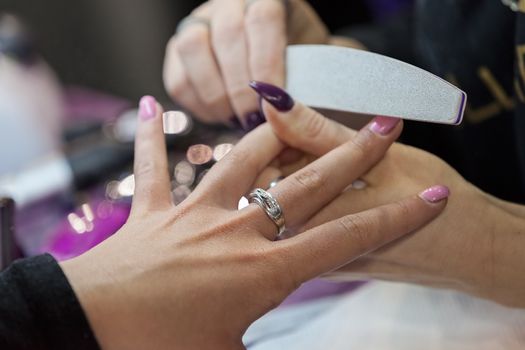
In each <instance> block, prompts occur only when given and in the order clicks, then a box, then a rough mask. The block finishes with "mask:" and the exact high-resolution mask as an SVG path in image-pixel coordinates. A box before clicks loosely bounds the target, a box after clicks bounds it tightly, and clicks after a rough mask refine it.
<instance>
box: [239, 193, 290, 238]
mask: <svg viewBox="0 0 525 350" xmlns="http://www.w3.org/2000/svg"><path fill="white" fill-rule="evenodd" d="M248 201H249V202H250V203H256V204H257V205H258V206H260V207H261V208H262V209H263V210H264V212H265V213H266V215H268V217H269V218H270V219H271V220H272V221H273V222H274V224H275V226H277V230H278V236H280V235H281V234H282V233H283V232H284V230H285V229H286V226H285V225H284V214H283V210H282V209H281V206H280V205H279V202H277V200H276V199H275V198H273V196H272V195H271V194H270V193H268V192H266V191H265V190H263V189H262V188H256V189H255V190H253V191H252V193H250V195H249V196H248Z"/></svg>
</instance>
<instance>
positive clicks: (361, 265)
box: [261, 103, 525, 307]
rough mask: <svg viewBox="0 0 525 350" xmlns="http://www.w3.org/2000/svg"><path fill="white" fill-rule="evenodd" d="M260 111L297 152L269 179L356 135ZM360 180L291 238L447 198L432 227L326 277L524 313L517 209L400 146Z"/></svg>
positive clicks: (523, 213) (524, 260)
mask: <svg viewBox="0 0 525 350" xmlns="http://www.w3.org/2000/svg"><path fill="white" fill-rule="evenodd" d="M264 111H265V114H266V116H267V119H268V121H269V123H270V124H271V125H272V127H273V129H274V131H275V133H276V134H277V135H278V136H279V138H281V139H282V140H286V142H287V143H289V144H290V145H291V146H292V147H295V148H297V149H300V150H302V151H303V152H304V153H299V152H297V151H293V152H289V155H288V157H287V158H284V157H281V162H280V163H274V164H273V165H274V167H273V168H269V169H267V170H266V171H265V172H266V173H272V176H279V175H282V176H287V175H288V174H290V173H291V172H293V171H295V169H297V168H299V167H302V166H304V165H305V164H308V163H309V162H310V161H312V160H313V159H316V157H320V156H323V155H324V154H326V153H327V152H331V150H332V149H334V148H336V147H339V146H340V145H341V144H345V143H346V144H347V143H348V140H353V139H355V138H356V135H357V132H356V131H354V130H351V129H349V128H346V127H344V126H342V125H340V124H337V123H335V122H333V121H331V120H329V119H326V118H324V117H323V116H321V115H320V114H317V113H313V112H312V113H301V114H299V113H298V114H295V115H293V116H291V115H289V114H283V113H279V112H278V111H276V110H275V109H274V108H272V107H271V106H270V105H268V104H266V103H265V109H264ZM270 169H271V170H270ZM334 176H335V175H334ZM502 176H504V175H502ZM362 180H363V181H364V182H365V183H366V184H367V187H366V188H364V189H361V190H357V189H353V190H348V191H345V192H343V193H342V194H340V196H339V197H338V198H337V199H335V200H334V201H332V202H331V203H330V204H328V205H327V206H325V207H324V208H323V209H322V210H321V211H319V212H318V213H317V214H316V215H314V216H313V217H312V218H310V219H309V221H308V222H306V223H304V224H303V225H301V226H300V227H297V228H296V231H297V232H302V231H305V230H308V229H310V228H312V227H315V226H316V225H318V224H320V223H323V222H326V221H329V220H332V219H334V218H337V217H339V216H340V215H343V214H344V215H347V214H348V213H357V212H359V211H361V210H366V209H368V208H373V207H376V206H378V205H382V204H385V203H389V202H392V201H395V200H397V199H399V198H402V197H404V196H406V195H407V194H410V193H412V192H413V191H414V190H416V189H418V188H423V187H426V186H429V185H432V184H435V183H446V184H447V185H448V186H449V187H450V189H451V191H452V193H453V196H452V197H451V198H450V200H449V204H448V206H447V208H446V210H445V212H444V213H443V215H441V216H440V217H439V218H438V219H437V220H435V221H433V222H432V223H430V224H429V225H426V226H424V227H423V228H421V229H420V230H419V231H417V232H416V233H415V234H412V235H410V236H407V237H405V238H403V239H402V240H399V241H396V242H395V243H393V244H390V245H388V246H387V247H385V248H383V249H381V250H378V251H375V252H373V253H370V254H368V255H366V256H364V257H361V258H360V259H359V260H357V261H356V262H353V263H351V264H348V265H346V266H345V267H343V268H342V269H339V270H338V271H337V272H334V273H331V274H330V276H331V277H334V278H339V279H361V278H380V279H386V280H394V281H402V282H411V283H418V284H423V285H429V286H436V287H446V288H454V289H457V290H460V291H464V292H468V293H471V294H474V295H477V296H481V297H484V298H488V299H492V300H495V301H498V302H500V303H504V304H507V305H512V306H518V307H525V280H524V279H523V278H522V276H521V274H522V272H521V271H522V266H523V265H524V264H525V235H524V232H525V224H524V218H525V207H524V206H519V205H516V204H511V203H507V202H503V201H500V200H498V199H495V198H493V197H491V196H489V195H487V194H485V193H483V192H481V191H480V190H479V189H477V188H476V187H474V186H473V185H472V184H470V183H468V182H467V181H465V180H464V179H463V178H462V177H461V176H460V175H459V174H458V173H457V172H456V171H455V170H454V169H452V168H451V167H450V166H449V165H448V164H446V163H445V162H444V161H442V160H441V159H439V158H437V157H436V156H434V155H432V154H429V153H427V152H424V151H421V150H418V149H415V148H412V147H408V146H404V145H401V144H394V145H393V146H392V147H391V148H390V150H389V151H388V152H387V154H386V156H385V158H384V159H383V160H382V161H381V162H380V163H379V164H377V166H375V167H374V168H373V169H371V171H370V172H368V173H367V174H365V175H364V176H362ZM261 181H262V182H265V181H267V180H266V179H261Z"/></svg>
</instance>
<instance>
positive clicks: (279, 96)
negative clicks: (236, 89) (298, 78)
mask: <svg viewBox="0 0 525 350" xmlns="http://www.w3.org/2000/svg"><path fill="white" fill-rule="evenodd" d="M250 87H251V88H252V89H254V90H255V92H257V93H258V94H259V96H261V97H262V98H264V99H265V100H266V101H268V103H270V104H271V105H272V106H274V107H275V108H276V109H277V110H279V111H281V112H288V111H290V110H291V109H292V108H293V106H294V104H295V102H294V100H293V98H292V97H291V96H290V95H288V93H287V92H286V91H284V90H283V89H281V88H279V87H277V86H275V85H271V84H267V83H262V82H260V81H252V82H250Z"/></svg>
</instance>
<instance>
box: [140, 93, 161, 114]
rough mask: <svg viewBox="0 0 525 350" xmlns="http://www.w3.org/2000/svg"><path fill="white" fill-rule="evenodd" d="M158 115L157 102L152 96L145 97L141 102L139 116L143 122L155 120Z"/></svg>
mask: <svg viewBox="0 0 525 350" xmlns="http://www.w3.org/2000/svg"><path fill="white" fill-rule="evenodd" d="M156 115H157V100H155V98H154V97H152V96H144V97H142V98H141V99H140V102H139V116H140V118H141V119H142V120H148V119H152V118H155V116H156Z"/></svg>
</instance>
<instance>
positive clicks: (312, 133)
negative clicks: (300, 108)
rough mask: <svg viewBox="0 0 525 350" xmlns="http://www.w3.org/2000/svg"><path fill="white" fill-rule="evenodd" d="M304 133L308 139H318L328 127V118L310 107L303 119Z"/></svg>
mask: <svg viewBox="0 0 525 350" xmlns="http://www.w3.org/2000/svg"><path fill="white" fill-rule="evenodd" d="M302 120H303V121H302V125H303V135H305V138H306V139H318V138H319V137H321V136H322V135H323V131H324V129H325V127H326V119H325V118H324V117H323V116H321V115H320V114H319V113H317V112H316V111H314V110H312V109H308V110H307V112H306V115H305V118H304V119H302Z"/></svg>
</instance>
